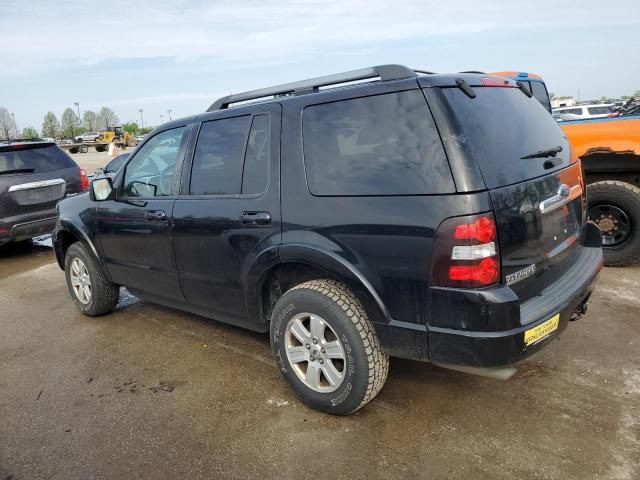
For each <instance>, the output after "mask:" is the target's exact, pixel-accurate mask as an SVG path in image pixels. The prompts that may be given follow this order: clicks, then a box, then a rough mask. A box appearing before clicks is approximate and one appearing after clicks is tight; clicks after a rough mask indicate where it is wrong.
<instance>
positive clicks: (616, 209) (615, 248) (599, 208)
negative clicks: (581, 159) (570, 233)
mask: <svg viewBox="0 0 640 480" xmlns="http://www.w3.org/2000/svg"><path fill="white" fill-rule="evenodd" d="M587 200H588V202H589V218H590V219H591V220H593V221H594V222H595V223H596V225H598V227H599V228H600V230H601V232H602V251H603V253H604V263H605V265H608V266H612V267H623V266H626V265H631V264H632V263H635V262H637V261H639V260H640V188H638V187H636V186H634V185H631V184H630V183H626V182H620V181H614V180H608V181H604V182H596V183H592V184H591V185H589V186H588V187H587Z"/></svg>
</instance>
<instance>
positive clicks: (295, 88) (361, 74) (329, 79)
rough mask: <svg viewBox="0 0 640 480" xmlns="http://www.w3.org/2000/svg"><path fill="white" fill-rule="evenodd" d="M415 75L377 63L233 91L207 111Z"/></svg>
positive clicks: (405, 69)
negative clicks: (360, 81) (283, 96)
mask: <svg viewBox="0 0 640 480" xmlns="http://www.w3.org/2000/svg"><path fill="white" fill-rule="evenodd" d="M417 76H418V74H417V73H416V72H415V71H414V70H412V69H410V68H408V67H405V66H404V65H378V66H375V67H370V68H362V69H360V70H352V71H350V72H343V73H336V74H334V75H326V76H324V77H316V78H310V79H308V80H301V81H299V82H293V83H285V84H283V85H276V86H274V87H267V88H261V89H259V90H251V91H249V92H243V93H234V94H232V95H227V96H226V97H222V98H219V99H218V100H216V101H215V102H214V103H212V104H211V106H210V107H209V108H208V109H207V112H215V111H216V110H224V109H226V108H229V105H231V104H232V103H238V102H245V101H248V100H258V99H261V98H265V97H275V96H276V95H286V94H294V95H304V94H306V93H315V92H317V91H318V89H319V88H320V87H326V86H328V85H337V84H340V83H348V82H355V81H358V80H366V79H369V78H380V81H382V82H387V81H390V80H401V79H405V78H413V77H417Z"/></svg>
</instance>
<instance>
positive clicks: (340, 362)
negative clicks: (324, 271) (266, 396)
mask: <svg viewBox="0 0 640 480" xmlns="http://www.w3.org/2000/svg"><path fill="white" fill-rule="evenodd" d="M271 346H272V349H273V353H274V355H275V357H276V361H277V362H278V367H279V368H280V371H281V373H282V375H283V376H284V378H285V380H286V381H287V382H288V383H289V385H290V386H291V388H293V390H294V391H295V393H296V394H297V395H298V397H300V399H301V400H302V401H303V402H304V403H306V404H307V405H309V406H310V407H312V408H315V409H316V410H320V411H323V412H327V413H332V414H336V415H348V414H350V413H353V412H355V411H356V410H358V409H359V408H362V407H363V406H364V405H366V404H367V403H369V402H370V401H371V400H373V398H374V397H375V396H376V395H377V394H378V392H379V391H380V389H382V386H383V385H384V382H385V380H386V378H387V372H388V370H389V357H388V356H387V354H386V353H384V352H383V350H382V348H381V346H380V343H379V341H378V338H377V337H376V334H375V332H374V330H373V326H372V325H371V322H370V321H369V319H368V317H367V314H366V312H365V311H364V308H363V307H362V305H361V304H360V302H359V301H358V299H357V298H356V297H355V295H354V294H353V293H352V292H351V291H350V290H349V289H348V288H347V287H346V286H345V285H343V284H341V283H339V282H336V281H333V280H312V281H309V282H306V283H303V284H301V285H298V286H296V287H293V288H292V289H291V290H289V291H288V292H286V293H285V294H284V295H283V296H282V297H281V298H280V299H279V300H278V302H277V303H276V305H275V308H274V310H273V314H272V316H271Z"/></svg>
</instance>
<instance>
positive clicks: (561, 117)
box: [553, 103, 616, 121]
mask: <svg viewBox="0 0 640 480" xmlns="http://www.w3.org/2000/svg"><path fill="white" fill-rule="evenodd" d="M615 113H616V106H615V105H613V104H608V103H607V104H604V103H598V104H592V105H575V106H573V107H562V108H554V109H553V116H554V118H556V120H558V121H568V120H587V119H591V118H606V117H612V116H614V115H615Z"/></svg>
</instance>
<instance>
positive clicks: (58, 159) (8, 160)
mask: <svg viewBox="0 0 640 480" xmlns="http://www.w3.org/2000/svg"><path fill="white" fill-rule="evenodd" d="M75 166H76V164H75V162H74V161H73V160H72V159H71V158H70V157H69V156H68V155H67V154H66V153H64V152H63V151H62V150H60V148H58V147H57V146H55V145H49V146H46V147H41V148H28V149H25V150H12V151H9V152H0V173H2V172H9V171H13V170H28V171H30V172H31V173H43V172H51V171H53V170H62V169H64V168H70V167H75Z"/></svg>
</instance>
